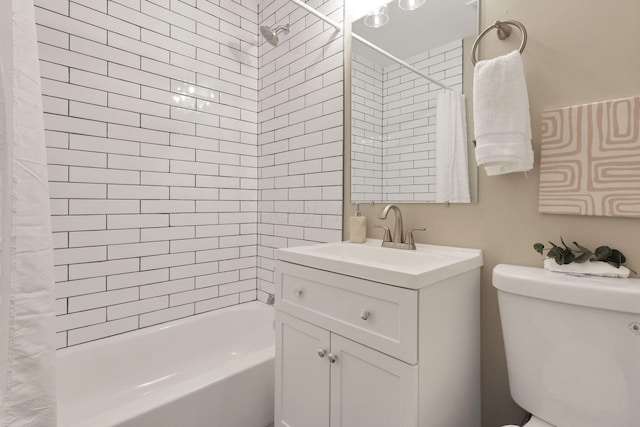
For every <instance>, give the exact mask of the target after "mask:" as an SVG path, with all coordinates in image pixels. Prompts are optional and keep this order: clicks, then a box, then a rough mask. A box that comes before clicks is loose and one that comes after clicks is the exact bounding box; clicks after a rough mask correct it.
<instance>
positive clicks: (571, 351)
mask: <svg viewBox="0 0 640 427" xmlns="http://www.w3.org/2000/svg"><path fill="white" fill-rule="evenodd" d="M493 285H494V286H495V287H496V288H497V289H498V303H499V307H500V318H501V322H502V331H503V336H504V344H505V352H506V357H507V368H508V373H509V388H510V391H511V396H512V397H513V399H514V400H515V401H516V403H518V405H520V406H521V407H522V408H524V409H525V410H527V411H528V412H530V413H531V414H532V418H531V420H530V421H529V422H528V423H527V424H525V426H526V427H614V426H615V427H638V426H640V280H639V279H614V278H594V277H576V276H570V275H566V274H562V273H554V272H549V271H545V270H543V269H540V268H532V267H520V266H514V265H498V266H496V267H495V269H494V270H493ZM505 427H506V426H505Z"/></svg>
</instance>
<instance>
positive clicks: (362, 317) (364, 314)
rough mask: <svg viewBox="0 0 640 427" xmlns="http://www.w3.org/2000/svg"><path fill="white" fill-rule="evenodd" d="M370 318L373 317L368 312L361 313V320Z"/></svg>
mask: <svg viewBox="0 0 640 427" xmlns="http://www.w3.org/2000/svg"><path fill="white" fill-rule="evenodd" d="M369 316H371V313H369V311H368V310H362V313H360V318H361V319H362V320H367V319H368V318H369Z"/></svg>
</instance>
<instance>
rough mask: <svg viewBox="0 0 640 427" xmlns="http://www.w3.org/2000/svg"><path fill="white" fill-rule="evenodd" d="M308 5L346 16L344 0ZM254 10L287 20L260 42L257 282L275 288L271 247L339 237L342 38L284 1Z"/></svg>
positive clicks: (269, 21) (274, 20)
mask: <svg viewBox="0 0 640 427" xmlns="http://www.w3.org/2000/svg"><path fill="white" fill-rule="evenodd" d="M307 4H308V5H309V6H311V7H314V8H316V9H317V10H318V11H320V12H321V13H323V14H325V15H327V16H328V17H329V18H331V19H332V20H334V21H336V22H339V23H341V22H342V21H343V19H344V13H343V1H342V0H309V1H307ZM259 16H260V19H259V22H260V25H267V26H271V27H275V26H277V25H285V24H289V25H290V26H291V30H290V32H289V34H287V35H285V34H284V33H280V34H279V36H278V37H279V39H280V43H279V44H278V46H272V45H270V44H268V43H267V42H266V41H265V40H264V38H262V37H261V38H260V43H259V47H258V52H259V55H258V63H259V67H258V72H259V79H258V84H259V86H258V88H259V89H258V96H259V103H258V104H259V109H258V123H259V126H258V154H259V156H258V165H259V171H260V176H259V180H258V194H259V198H258V204H257V208H258V215H259V218H258V230H257V231H258V247H257V255H258V289H259V290H261V291H265V292H273V291H274V286H273V269H274V251H275V249H278V248H283V247H290V246H297V245H302V244H306V243H310V242H329V241H339V240H341V239H342V168H343V166H342V163H343V155H342V151H343V70H344V67H343V62H344V61H343V37H342V32H339V31H335V29H334V28H333V27H332V26H331V25H329V24H327V23H325V22H323V21H322V20H320V19H318V18H317V17H315V16H313V15H311V14H309V13H307V12H306V11H305V10H303V9H302V8H300V7H298V6H297V5H295V4H294V3H292V2H290V1H288V0H263V1H262V2H261V3H260V13H259Z"/></svg>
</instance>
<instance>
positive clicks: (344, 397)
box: [275, 239, 482, 427]
mask: <svg viewBox="0 0 640 427" xmlns="http://www.w3.org/2000/svg"><path fill="white" fill-rule="evenodd" d="M380 244H381V242H380V241H379V240H372V239H369V241H368V242H367V243H365V244H352V243H348V242H339V243H327V244H322V245H314V246H304V247H297V248H289V249H281V250H278V251H276V256H277V259H278V261H277V262H276V270H275V271H276V278H275V281H276V309H277V312H276V407H275V426H282V427H329V426H330V427H394V426H396V427H418V426H420V427H479V426H480V267H481V266H482V253H481V251H480V250H475V249H461V248H451V247H444V246H432V245H420V244H418V245H417V250H415V251H407V250H400V249H390V248H381V247H380Z"/></svg>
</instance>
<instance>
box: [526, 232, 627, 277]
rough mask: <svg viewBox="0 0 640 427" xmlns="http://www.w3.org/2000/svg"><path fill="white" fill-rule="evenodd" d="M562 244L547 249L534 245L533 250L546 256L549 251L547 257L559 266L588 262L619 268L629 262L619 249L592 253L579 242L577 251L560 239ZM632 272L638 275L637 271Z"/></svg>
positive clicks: (603, 248)
mask: <svg viewBox="0 0 640 427" xmlns="http://www.w3.org/2000/svg"><path fill="white" fill-rule="evenodd" d="M560 242H562V245H556V244H555V243H553V242H549V244H551V247H550V248H546V247H545V246H544V245H543V244H542V243H536V244H535V245H533V249H535V250H536V252H538V253H539V254H541V255H544V252H545V251H547V257H548V258H553V259H554V260H555V261H556V264H558V265H563V264H571V263H572V262H577V263H579V264H581V263H583V262H587V261H604V262H606V263H609V264H611V265H613V266H614V267H616V268H619V267H620V266H621V265H622V264H624V263H625V262H627V258H626V257H625V256H624V255H623V254H622V252H620V251H619V250H617V249H611V248H610V247H609V246H598V247H597V248H596V250H595V251H593V252H592V251H591V250H589V249H587V248H585V247H584V246H581V245H579V244H578V242H573V244H574V246H575V249H574V248H571V247H569V246H568V245H567V244H566V243H565V242H564V240H563V239H562V237H561V238H560ZM631 271H632V272H633V273H634V274H636V272H635V271H633V270H631Z"/></svg>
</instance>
